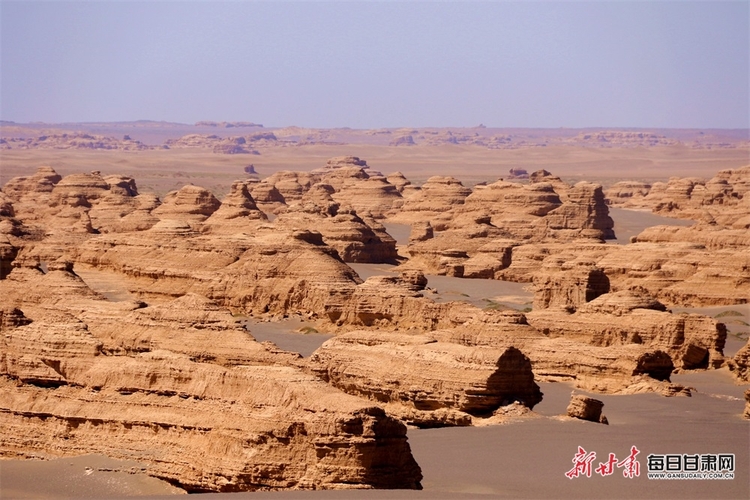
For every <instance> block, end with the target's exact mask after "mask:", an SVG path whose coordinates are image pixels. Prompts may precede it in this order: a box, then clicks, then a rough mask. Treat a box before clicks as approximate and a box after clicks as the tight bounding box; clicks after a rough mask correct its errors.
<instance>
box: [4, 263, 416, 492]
mask: <svg viewBox="0 0 750 500" xmlns="http://www.w3.org/2000/svg"><path fill="white" fill-rule="evenodd" d="M0 294H2V295H3V296H4V297H7V298H8V300H11V301H13V302H15V303H19V304H21V307H23V308H24V309H26V308H28V309H29V310H30V311H32V314H30V317H33V319H34V321H30V319H29V318H27V317H26V316H25V315H24V314H23V313H22V312H21V311H20V310H18V309H7V310H5V309H4V310H3V312H2V315H1V318H0V319H1V321H0V325H1V329H2V333H3V335H2V337H0V344H1V345H0V422H1V425H2V427H3V429H5V430H7V432H3V433H2V436H0V455H2V456H5V457H18V458H23V457H29V456H38V455H39V454H44V455H46V456H71V455H79V454H83V453H100V454H104V455H107V456H110V457H113V458H120V459H133V460H138V461H139V462H141V463H145V464H146V465H147V473H148V474H150V475H153V476H156V477H159V478H163V479H166V480H168V481H170V482H172V483H173V484H177V485H180V486H181V487H183V488H185V489H187V490H188V491H195V492H198V491H241V490H258V489H265V490H268V489H289V488H294V489H329V488H336V489H339V488H419V487H420V484H419V482H420V480H421V473H420V470H419V466H418V465H417V464H416V462H415V461H414V459H413V457H412V455H411V452H410V450H409V445H408V442H407V440H406V428H405V427H404V425H403V424H401V423H400V422H398V421H397V420H394V419H393V418H392V417H390V416H388V415H386V413H385V412H384V411H383V410H382V409H381V408H377V407H375V406H373V405H372V404H369V403H367V402H363V401H362V400H360V399H358V398H356V397H353V396H348V395H345V394H342V393H341V392H340V391H338V390H336V389H334V388H332V387H330V386H329V385H327V384H325V383H323V382H321V381H320V380H318V379H316V378H315V377H312V376H310V375H305V374H304V373H302V372H301V371H300V370H299V369H298V368H296V367H295V365H296V364H297V363H298V359H299V356H298V355H292V354H291V353H285V352H280V351H278V350H275V349H272V348H270V347H268V346H265V345H260V344H258V343H257V342H254V341H253V339H252V337H251V336H250V335H249V334H247V332H245V331H244V330H242V329H240V328H239V326H238V325H237V323H236V321H235V320H233V318H231V316H230V314H229V313H228V312H227V311H225V310H223V309H220V308H218V307H217V306H216V305H215V304H214V303H212V302H211V301H209V300H207V299H205V298H204V297H201V296H198V295H186V296H183V297H180V298H178V299H176V300H174V301H172V302H170V303H167V304H163V305H154V306H146V304H143V303H133V302H123V303H115V302H108V301H104V300H102V299H101V298H99V297H97V296H96V294H94V293H93V292H91V291H90V290H88V288H87V287H86V286H85V284H83V283H82V282H81V281H80V279H78V278H77V277H76V276H75V275H74V274H72V273H71V272H70V271H69V270H64V269H60V270H54V271H52V270H51V271H49V272H48V273H47V274H43V273H42V272H40V271H38V270H35V269H22V268H17V269H15V270H14V272H13V273H12V275H11V279H8V280H3V282H2V284H0Z"/></svg>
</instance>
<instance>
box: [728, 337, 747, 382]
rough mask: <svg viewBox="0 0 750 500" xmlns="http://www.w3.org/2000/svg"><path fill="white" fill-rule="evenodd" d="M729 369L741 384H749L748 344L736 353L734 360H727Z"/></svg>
mask: <svg viewBox="0 0 750 500" xmlns="http://www.w3.org/2000/svg"><path fill="white" fill-rule="evenodd" d="M728 364H729V369H730V370H731V371H732V374H733V375H734V376H735V377H736V378H737V380H739V381H741V382H750V343H747V344H745V345H744V346H743V347H742V349H740V350H739V351H737V354H735V355H734V359H730V360H729V363H728Z"/></svg>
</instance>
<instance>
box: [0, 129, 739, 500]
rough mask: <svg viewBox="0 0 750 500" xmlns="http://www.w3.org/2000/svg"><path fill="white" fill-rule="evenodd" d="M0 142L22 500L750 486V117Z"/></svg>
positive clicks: (7, 401)
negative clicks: (713, 462)
mask: <svg viewBox="0 0 750 500" xmlns="http://www.w3.org/2000/svg"><path fill="white" fill-rule="evenodd" d="M0 132H1V135H0V161H1V163H0V186H2V188H1V190H0V332H1V333H2V336H0V384H2V390H0V422H1V423H2V428H3V432H2V433H0V458H1V459H2V460H0V497H2V498H65V497H90V498H103V497H118V496H130V495H140V496H151V497H157V496H160V495H171V494H175V493H184V492H191V493H206V495H207V496H208V497H212V496H213V495H214V494H224V493H228V492H235V493H237V492H245V493H242V497H243V498H244V497H247V498H317V497H323V496H324V497H326V498H519V497H526V498H623V497H643V498H706V497H712V498H747V497H748V496H750V475H749V474H750V472H749V471H750V467H748V464H750V451H749V450H750V427H749V426H750V368H748V362H749V361H750V346H749V345H748V336H749V335H750V305H748V301H749V299H750V252H748V248H749V247H750V145H749V143H748V132H747V130H635V129H575V130H571V129H490V128H486V127H483V126H479V127H475V128H471V129H431V128H428V129H380V130H352V129H302V128H299V127H286V128H265V127H263V126H261V125H259V124H254V123H249V122H234V123H226V122H221V123H216V122H199V123H197V124H195V125H184V124H171V123H162V122H132V123H109V124H108V123H98V124H55V125H51V124H50V125H48V124H14V123H9V122H3V123H2V126H1V127H0ZM571 393H573V395H572V394H571ZM582 396H586V397H582ZM600 403H603V405H604V406H603V408H602V407H601V404H600ZM604 424H606V425H604ZM579 447H580V448H584V449H585V451H586V452H591V451H593V452H595V453H596V459H595V460H594V459H593V458H591V459H590V461H589V464H591V466H592V468H596V467H597V466H598V465H600V463H606V460H607V458H606V457H607V456H608V454H609V453H612V454H616V455H617V460H620V461H621V460H623V459H625V458H626V457H627V456H628V453H631V454H632V453H633V451H632V450H631V447H637V452H638V455H637V460H638V463H639V467H640V469H639V473H638V474H636V475H635V477H626V475H627V474H624V472H625V471H626V470H627V469H626V468H625V465H623V464H624V462H623V464H619V465H618V466H617V467H616V468H615V469H614V473H611V472H612V471H610V474H603V473H601V470H603V469H600V471H599V472H594V473H593V474H591V473H590V472H591V471H589V476H590V477H586V474H585V472H584V473H583V474H581V472H582V471H583V470H584V469H585V464H584V465H581V464H579V467H583V469H580V468H577V467H574V464H575V460H574V456H575V455H576V453H577V450H578V449H579ZM674 454H685V455H691V456H692V455H707V456H708V455H711V454H713V455H717V456H718V455H733V457H734V463H733V465H732V468H731V469H728V468H727V467H725V468H724V469H722V470H724V471H725V472H726V471H731V472H732V473H733V477H732V478H731V479H724V480H716V479H704V480H657V479H649V478H648V477H647V472H650V471H651V469H648V467H649V466H648V464H650V463H651V461H650V460H649V459H647V456H648V455H674ZM680 456H682V455H680ZM685 460H687V459H685ZM696 460H697V459H696ZM725 466H726V464H725ZM571 467H573V469H572V470H573V471H574V472H575V471H576V470H577V472H576V473H575V474H573V477H572V478H571V477H570V476H568V477H566V475H565V473H566V472H568V471H569V470H571ZM706 467H708V466H706ZM647 469H648V470H647ZM654 470H656V469H654ZM672 470H676V469H672ZM681 470H682V469H681ZM684 470H688V469H684ZM705 470H706V471H711V470H714V469H705ZM715 470H716V471H718V472H721V470H719V469H715ZM630 472H631V475H632V469H630ZM576 476H578V477H576ZM41 477H44V478H46V479H45V481H39V480H38V479H39V478H41ZM319 490H326V491H325V492H321V491H319ZM340 490H346V491H340ZM384 490H385V491H384Z"/></svg>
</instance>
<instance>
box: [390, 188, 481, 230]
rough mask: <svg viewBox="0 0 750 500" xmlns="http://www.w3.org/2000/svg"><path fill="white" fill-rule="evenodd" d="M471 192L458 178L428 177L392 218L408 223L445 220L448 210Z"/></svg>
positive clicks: (461, 202) (461, 201)
mask: <svg viewBox="0 0 750 500" xmlns="http://www.w3.org/2000/svg"><path fill="white" fill-rule="evenodd" d="M470 194H471V189H469V188H467V187H465V186H464V185H463V184H461V181H459V180H458V179H455V178H453V177H446V176H433V177H430V178H429V179H427V182H425V183H424V184H423V185H422V186H421V189H420V190H419V191H418V192H416V193H414V194H413V195H412V196H411V197H409V198H408V199H406V200H405V201H404V204H403V206H402V207H401V210H400V211H399V213H398V214H397V215H394V216H393V217H391V220H393V221H395V222H403V223H406V224H408V223H411V222H418V221H428V220H430V221H436V220H438V219H441V220H444V219H446V218H448V217H449V215H448V214H447V213H446V212H449V211H450V210H451V209H453V208H454V207H455V206H457V205H461V204H463V203H464V201H465V200H466V197H467V196H469V195H470ZM433 225H434V223H433Z"/></svg>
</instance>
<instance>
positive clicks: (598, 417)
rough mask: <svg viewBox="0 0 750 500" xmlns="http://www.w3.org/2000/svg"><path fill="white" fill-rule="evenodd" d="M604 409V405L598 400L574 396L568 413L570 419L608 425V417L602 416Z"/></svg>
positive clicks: (571, 398)
mask: <svg viewBox="0 0 750 500" xmlns="http://www.w3.org/2000/svg"><path fill="white" fill-rule="evenodd" d="M602 408H604V403H603V402H601V401H599V400H598V399H594V398H589V397H586V396H583V395H581V394H573V395H572V396H571V397H570V404H569V405H568V408H567V410H566V412H567V414H568V416H569V417H573V418H578V419H581V420H588V421H590V422H600V423H602V424H606V423H608V422H607V417H605V416H604V415H602Z"/></svg>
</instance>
